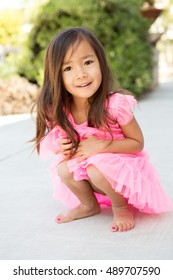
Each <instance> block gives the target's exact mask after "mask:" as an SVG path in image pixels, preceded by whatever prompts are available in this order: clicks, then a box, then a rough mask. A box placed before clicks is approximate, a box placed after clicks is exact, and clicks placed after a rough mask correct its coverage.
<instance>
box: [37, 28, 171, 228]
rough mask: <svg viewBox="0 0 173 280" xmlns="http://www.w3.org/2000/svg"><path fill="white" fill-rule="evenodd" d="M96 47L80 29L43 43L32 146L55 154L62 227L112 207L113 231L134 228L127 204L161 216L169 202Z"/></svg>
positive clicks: (130, 102) (128, 106)
mask: <svg viewBox="0 0 173 280" xmlns="http://www.w3.org/2000/svg"><path fill="white" fill-rule="evenodd" d="M112 90H113V79H112V76H111V72H110V68H109V66H108V64H107V61H106V57H105V53H104V50H103V47H102V45H101V43H100V42H99V40H98V39H97V38H96V37H95V35H94V34H93V33H92V32H91V31H89V30H88V29H86V28H83V27H80V28H70V29H67V30H64V31H63V32H61V33H60V34H58V35H57V36H55V38H54V39H53V40H52V41H51V42H50V44H49V46H48V49H47V53H46V59H45V70H44V81H43V86H42V89H41V92H40V95H39V97H38V101H37V128H36V137H35V141H36V147H37V151H38V153H40V155H41V156H42V158H44V159H47V158H49V157H50V156H51V155H53V154H54V155H55V160H54V162H53V165H52V167H51V169H50V173H51V178H52V181H53V185H54V195H55V197H57V198H58V199H59V200H61V201H63V202H64V204H65V205H66V206H68V207H70V208H71V209H70V210H67V211H64V212H62V213H60V214H59V215H58V216H57V217H56V222H58V223H65V222H70V221H73V220H76V219H80V218H84V217H88V216H92V215H96V214H99V213H100V204H102V203H103V204H106V205H108V206H111V207H112V212H113V221H112V226H111V229H112V231H127V230H130V229H132V228H133V227H134V225H135V222H134V216H133V210H132V206H133V207H135V208H137V209H139V210H140V211H142V212H146V213H162V212H166V211H170V210H172V209H173V204H172V203H171V201H170V200H169V198H168V197H167V195H166V194H165V192H164V191H163V189H162V187H161V186H160V182H159V176H158V174H157V172H156V171H155V169H154V167H153V166H152V165H151V164H150V162H149V160H148V154H147V153H146V152H145V151H144V150H143V146H144V140H143V135H142V132H141V129H140V127H139V124H138V123H137V121H136V119H135V117H134V115H133V108H134V107H135V106H136V105H137V101H136V100H135V99H134V97H133V96H131V95H125V94H122V93H120V92H115V91H114V92H113V91H112Z"/></svg>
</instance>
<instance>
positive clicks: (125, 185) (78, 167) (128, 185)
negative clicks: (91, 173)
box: [50, 151, 173, 214]
mask: <svg viewBox="0 0 173 280" xmlns="http://www.w3.org/2000/svg"><path fill="white" fill-rule="evenodd" d="M61 161H62V157H61V156H60V157H57V158H56V160H55V161H54V163H53V164H52V166H51V168H50V175H51V179H52V182H53V186H54V196H55V197H56V198H57V199H58V200H60V201H61V202H63V204H65V205H66V206H67V207H70V208H73V207H75V206H77V205H78V204H79V203H80V202H79V200H78V198H77V197H76V196H75V195H74V194H73V193H72V192H71V191H70V190H69V189H68V188H67V187H66V185H65V184H63V182H61V180H60V178H59V177H58V175H57V170H56V169H57V165H58V164H59V163H60V162H61ZM88 165H93V166H95V167H96V168H97V169H98V170H99V171H100V172H101V174H102V175H103V176H104V177H105V178H106V179H107V181H108V182H109V183H110V185H111V186H112V188H113V189H114V190H115V192H117V193H120V194H121V195H123V196H124V198H125V199H126V200H127V201H128V203H129V204H130V205H132V206H133V207H135V208H137V209H139V211H141V212H145V213H151V214H152V213H163V212H167V211H171V210H173V204H172V202H171V200H170V199H169V197H168V196H167V194H166V193H165V191H164V190H163V188H162V186H161V185H160V179H159V175H158V173H157V171H156V170H155V168H154V167H153V166H152V164H151V163H150V162H149V158H148V154H147V152H145V151H142V152H140V153H137V154H113V153H104V154H103V153H100V154H97V155H94V156H91V157H89V158H88V159H86V160H84V161H82V162H81V163H78V161H77V158H74V159H71V160H69V161H68V167H69V171H70V172H72V174H73V177H74V180H76V181H80V180H87V179H89V177H88V174H87V166H88ZM95 195H96V198H97V200H98V202H99V203H100V204H106V205H108V206H111V201H110V199H109V198H108V197H107V196H104V195H101V194H97V193H96V194H95Z"/></svg>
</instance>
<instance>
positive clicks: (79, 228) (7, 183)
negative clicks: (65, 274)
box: [0, 82, 173, 260]
mask: <svg viewBox="0 0 173 280" xmlns="http://www.w3.org/2000/svg"><path fill="white" fill-rule="evenodd" d="M139 105H140V109H139V110H138V109H137V110H136V113H135V115H136V117H137V119H138V121H139V123H140V124H141V127H142V129H143V132H144V135H145V142H146V145H145V148H146V149H147V150H148V151H149V152H150V156H151V161H152V163H153V164H154V165H155V166H156V168H157V170H158V171H159V173H160V176H161V181H162V184H163V185H164V188H165V190H166V192H167V193H168V194H169V196H170V197H171V198H172V200H173V169H172V167H173V145H172V143H173V125H172V122H173V83H171V82H168V83H165V84H161V85H160V87H159V88H158V89H157V90H156V91H155V92H152V93H149V94H147V95H146V96H145V98H144V99H143V100H142V101H140V102H139ZM0 121H1V124H2V123H3V122H4V118H2V117H1V118H0ZM13 121H15V119H14V118H13ZM8 122H10V119H9V118H8ZM8 122H7V123H8ZM7 123H6V124H5V125H3V126H1V127H0V213H1V230H0V259H2V260H3V259H6V260H19V259H23V260H27V259H33V260H34V259H35V260H46V259H47V260H55V259H59V260H70V259H71V260H77V259H80V260H85V259H88V260H89V259H93V260H97V259H100V260H104V259H105V260H118V259H122V260H129V259H131V260H134V259H140V260H142V259H148V260H150V259H173V246H172V242H173V213H167V214H164V215H159V216H157V215H152V216H150V215H146V214H137V215H136V227H135V229H134V230H132V231H129V232H126V233H112V232H110V230H109V228H110V224H111V220H112V215H111V209H110V208H104V209H103V211H102V213H101V214H100V215H97V216H94V217H90V218H86V219H83V220H78V221H75V222H72V223H66V224H61V225H58V224H56V223H55V222H54V218H55V216H56V214H57V213H58V212H59V211H61V210H62V209H64V206H63V205H61V204H60V203H59V202H58V201H55V200H54V199H53V198H52V186H51V182H50V178H49V175H48V172H47V168H48V166H49V164H50V162H42V161H41V160H40V159H39V158H38V157H37V156H36V154H33V155H31V150H32V148H31V144H28V143H27V141H28V140H29V139H30V138H32V136H33V134H34V121H33V120H31V119H30V118H29V119H25V120H22V121H19V120H17V121H16V122H13V123H12V124H7Z"/></svg>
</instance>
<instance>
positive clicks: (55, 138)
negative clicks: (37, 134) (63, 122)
mask: <svg viewBox="0 0 173 280" xmlns="http://www.w3.org/2000/svg"><path fill="white" fill-rule="evenodd" d="M65 135H66V134H65V132H64V131H62V130H61V129H60V128H59V127H54V128H53V129H52V130H51V131H50V132H49V133H48V134H47V135H46V136H45V137H43V139H42V140H41V142H40V153H39V154H40V157H41V158H42V159H43V160H47V159H48V158H50V157H51V156H52V155H54V154H55V152H57V151H58V150H59V149H60V145H59V140H60V138H63V137H65Z"/></svg>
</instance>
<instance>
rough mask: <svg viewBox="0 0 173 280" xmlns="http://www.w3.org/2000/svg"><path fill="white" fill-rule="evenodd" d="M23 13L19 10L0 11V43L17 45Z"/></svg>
mask: <svg viewBox="0 0 173 280" xmlns="http://www.w3.org/2000/svg"><path fill="white" fill-rule="evenodd" d="M22 24H23V13H22V11H21V10H3V11H1V12H0V44H1V45H11V46H18V44H19V42H20V34H21V26H22Z"/></svg>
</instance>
